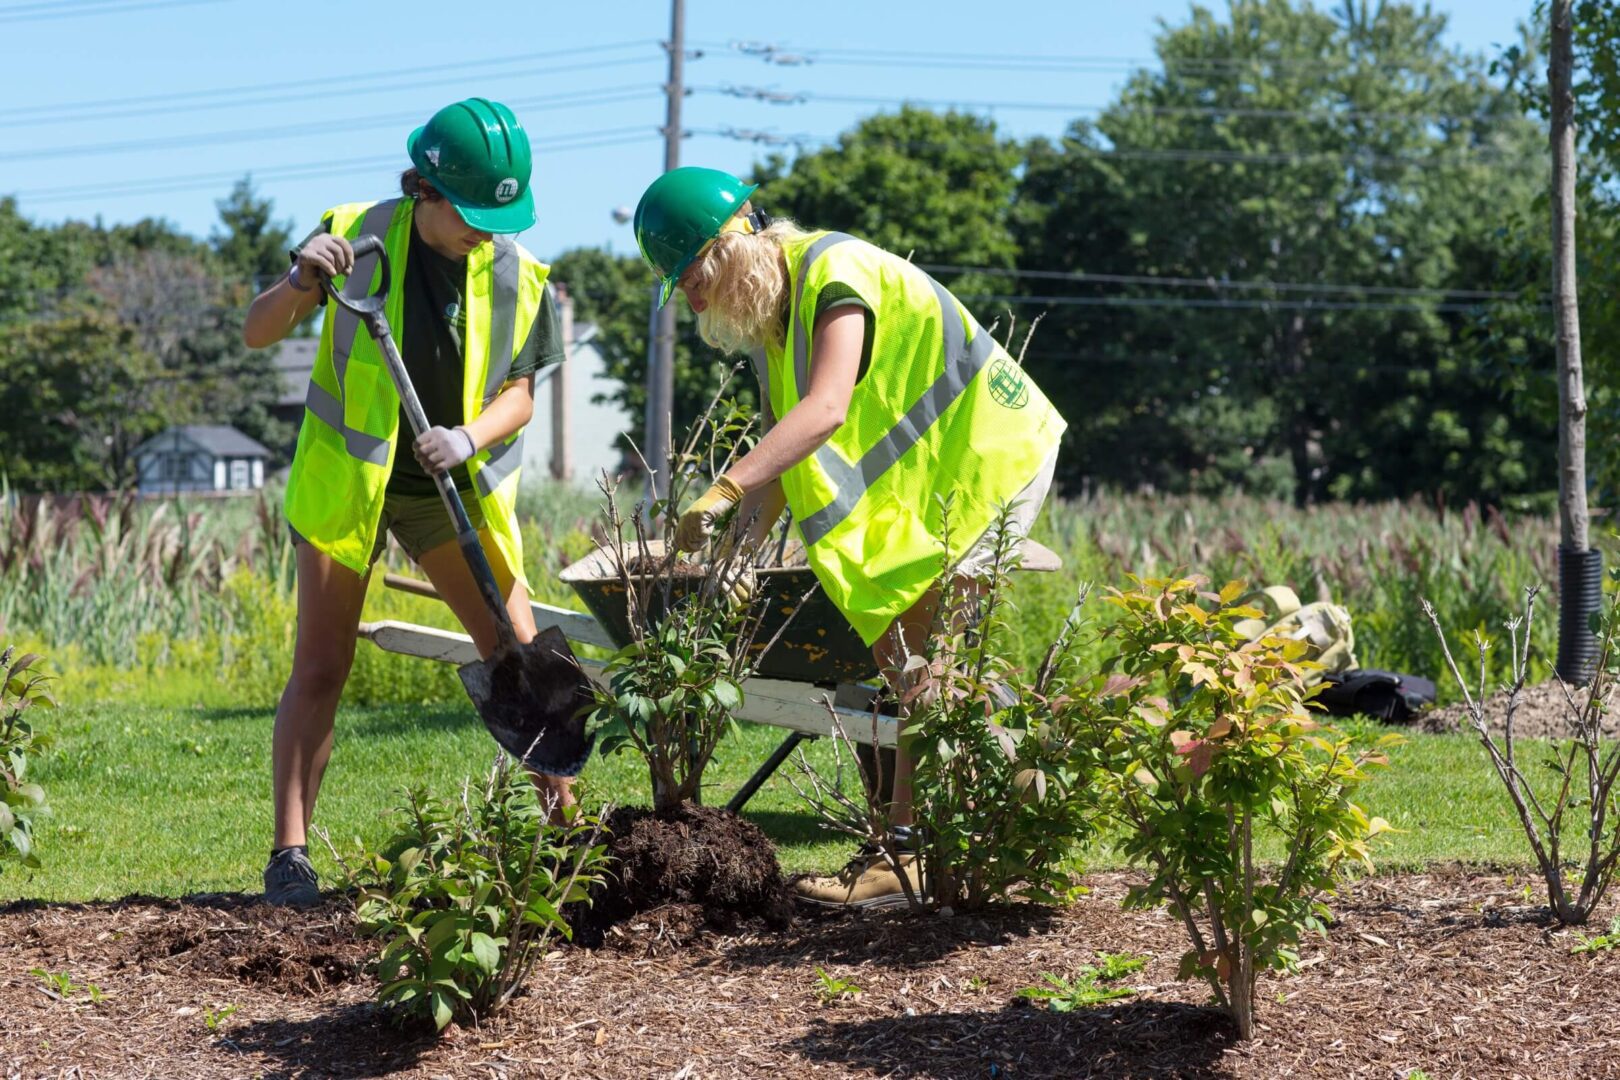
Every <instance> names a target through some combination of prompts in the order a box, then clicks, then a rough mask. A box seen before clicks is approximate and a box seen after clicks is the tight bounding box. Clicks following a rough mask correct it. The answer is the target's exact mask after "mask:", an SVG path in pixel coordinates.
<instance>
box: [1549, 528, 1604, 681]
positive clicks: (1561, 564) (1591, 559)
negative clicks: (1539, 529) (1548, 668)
mask: <svg viewBox="0 0 1620 1080" xmlns="http://www.w3.org/2000/svg"><path fill="white" fill-rule="evenodd" d="M1602 606H1603V552H1601V551H1599V550H1598V549H1597V548H1591V549H1590V550H1587V551H1576V550H1575V549H1574V548H1571V547H1565V546H1563V545H1562V544H1560V545H1559V547H1558V667H1557V668H1556V670H1557V672H1558V677H1559V678H1560V679H1563V680H1564V681H1565V682H1567V683H1571V684H1573V685H1575V686H1585V685H1586V684H1587V683H1588V682H1590V681H1591V680H1592V675H1593V673H1594V671H1595V670H1596V668H1597V658H1598V636H1597V635H1596V634H1594V633H1593V632H1592V617H1593V616H1594V615H1596V614H1597V612H1598V611H1600V610H1601V609H1602Z"/></svg>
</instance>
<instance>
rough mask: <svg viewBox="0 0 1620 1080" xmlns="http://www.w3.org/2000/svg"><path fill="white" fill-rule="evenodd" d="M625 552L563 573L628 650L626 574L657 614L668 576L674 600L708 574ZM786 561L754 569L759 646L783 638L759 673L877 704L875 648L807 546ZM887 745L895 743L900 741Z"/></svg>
mask: <svg viewBox="0 0 1620 1080" xmlns="http://www.w3.org/2000/svg"><path fill="white" fill-rule="evenodd" d="M645 552H646V555H648V556H650V557H652V558H653V559H662V558H663V557H664V556H665V554H666V551H665V547H664V544H663V542H662V541H649V542H648V543H647V544H646V548H645ZM636 553H637V555H638V556H639V555H640V554H641V549H640V548H639V547H638V548H637V549H636ZM619 558H620V555H619V554H618V553H617V552H615V551H614V549H612V548H609V547H600V548H597V550H596V551H594V552H592V553H591V554H590V555H587V556H586V557H585V558H583V559H581V560H579V561H578V562H576V563H573V564H572V565H570V566H568V567H567V568H566V569H564V570H563V571H562V573H561V574H560V575H559V577H560V579H561V580H562V581H564V582H566V583H567V584H569V585H571V586H573V589H574V592H575V593H577V594H578V595H579V598H580V599H581V600H583V601H584V602H585V606H586V607H587V608H588V609H590V612H591V614H592V615H594V616H596V621H597V624H598V625H599V626H600V627H601V628H602V629H603V630H604V631H605V632H606V633H607V635H608V637H610V638H611V639H612V640H613V642H614V644H615V646H617V647H619V648H623V647H624V646H626V645H628V644H630V642H631V640H632V638H633V635H632V632H631V628H630V615H629V611H628V602H627V600H628V597H627V595H626V594H627V591H628V590H627V587H626V580H625V579H626V578H628V579H629V582H630V584H631V585H636V586H644V587H645V588H644V589H642V590H641V591H642V592H643V594H644V595H650V597H651V602H652V603H653V604H654V607H653V611H652V617H653V618H654V619H656V618H658V616H659V614H660V612H659V611H658V607H657V605H658V604H659V603H661V602H662V600H663V596H664V595H665V592H664V585H665V583H666V582H667V584H668V594H667V595H668V597H669V602H670V603H676V602H679V600H680V599H681V598H682V597H683V596H684V595H686V594H687V593H689V592H690V591H692V590H694V589H696V588H698V587H699V585H700V584H701V582H702V581H703V579H702V578H701V577H696V576H694V577H683V576H680V575H670V576H669V577H667V578H663V579H658V578H656V575H649V574H636V573H631V574H628V575H626V574H621V573H620V569H619ZM778 563H779V565H776V566H767V567H756V568H755V570H754V578H755V583H756V589H757V590H758V594H759V596H760V601H761V602H762V603H763V605H764V613H763V617H762V619H761V622H760V628H759V632H758V633H757V634H756V635H755V636H754V640H755V645H754V649H755V651H756V652H758V651H762V650H765V643H766V642H769V641H771V640H772V639H773V638H775V639H776V643H775V644H774V645H772V646H771V647H770V649H769V651H764V652H763V655H762V656H760V657H759V660H758V666H757V667H756V668H755V673H756V674H757V676H758V677H759V678H761V679H769V680H780V681H782V682H787V683H801V684H802V683H808V684H810V685H812V686H819V687H822V688H823V690H824V691H826V690H831V691H833V700H834V701H835V703H842V704H845V705H848V706H854V707H857V708H860V709H863V710H864V709H868V708H870V707H871V703H872V700H873V698H874V696H875V695H876V693H877V690H878V687H877V686H876V685H875V683H876V680H877V679H878V670H877V663H876V661H875V660H873V658H872V649H871V647H870V646H868V645H867V644H865V643H864V642H863V641H861V638H860V635H859V634H857V633H856V632H855V630H854V628H853V627H851V626H850V625H849V621H848V620H847V619H845V618H844V616H843V614H842V613H841V612H840V611H839V610H838V608H837V607H836V606H835V605H834V604H833V602H832V601H831V600H830V599H828V597H827V594H826V593H825V592H823V591H822V590H821V589H819V588H816V575H815V571H813V570H811V569H810V566H809V564H808V563H807V562H805V561H804V556H803V550H802V548H801V547H800V546H799V544H798V542H797V541H795V542H793V543H792V544H790V545H788V546H787V547H785V548H784V549H783V555H782V556H781V557H779V559H778ZM1062 565H1063V561H1062V560H1061V559H1059V558H1058V557H1057V555H1056V554H1055V553H1054V552H1053V551H1051V550H1050V549H1048V548H1046V547H1044V546H1043V545H1041V544H1038V543H1036V542H1035V541H1033V540H1025V541H1024V542H1023V546H1022V551H1021V562H1020V563H1019V569H1020V570H1030V571H1037V572H1046V573H1050V572H1052V571H1055V570H1058V569H1060V568H1061V567H1062ZM655 586H656V587H655ZM784 624H785V625H784ZM779 633H780V636H779V637H778V636H777V635H778V634H779ZM747 693H748V690H747V688H745V689H744V697H745V700H746V696H747ZM863 719H865V717H863ZM885 719H886V720H887V721H888V723H889V724H890V725H892V726H895V727H897V726H898V718H896V717H886V718H885ZM768 722H769V721H767V723H768ZM870 727H871V724H870V722H868V723H866V724H863V725H857V726H856V727H853V728H852V727H851V726H850V725H848V724H847V723H846V724H844V730H845V732H846V733H848V734H851V736H852V737H853V733H854V731H856V730H859V729H861V728H865V729H867V730H870ZM817 734H819V733H818V732H811V731H805V730H802V729H795V730H793V731H792V732H790V733H789V734H788V736H787V738H786V739H784V740H783V741H782V743H781V745H779V746H778V747H777V748H776V749H775V750H774V751H773V752H772V753H771V755H770V757H768V758H767V759H766V760H765V762H764V763H763V764H762V765H761V766H760V767H759V769H757V770H756V771H755V773H754V775H753V776H751V777H749V779H748V781H747V782H746V783H745V784H744V785H743V786H742V787H741V788H740V789H739V790H738V791H737V794H736V795H734V796H733V797H732V799H731V802H730V803H729V804H728V809H731V810H733V811H736V810H739V809H741V807H742V805H743V803H745V802H747V801H748V799H749V798H750V797H751V796H752V795H753V794H754V792H756V791H758V790H759V787H760V785H762V784H763V783H764V782H765V781H766V780H767V779H769V778H770V776H771V774H772V773H774V772H775V771H776V769H777V768H778V767H779V766H780V765H781V764H782V762H784V761H786V760H787V758H788V755H789V754H791V753H792V752H793V750H794V748H795V747H797V746H798V745H799V743H801V742H803V741H804V740H806V739H810V738H814V737H816V735H817ZM857 742H858V744H859V746H858V749H859V750H860V751H861V758H862V763H863V765H864V766H865V768H866V772H867V774H868V775H872V774H873V769H872V764H873V761H872V755H874V754H876V753H878V752H879V748H877V747H871V746H868V745H866V741H863V740H857ZM887 745H888V746H889V747H892V746H893V743H892V741H889V742H888V743H887ZM883 752H886V753H889V754H891V755H892V753H893V751H892V749H889V750H886V751H883ZM882 775H883V776H885V777H887V778H888V779H889V781H890V782H891V783H892V781H893V777H894V764H893V762H892V761H886V762H885V765H884V768H883V770H882ZM885 797H887V793H885Z"/></svg>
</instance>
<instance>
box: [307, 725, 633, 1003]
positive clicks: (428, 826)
mask: <svg viewBox="0 0 1620 1080" xmlns="http://www.w3.org/2000/svg"><path fill="white" fill-rule="evenodd" d="M551 810H552V808H551V807H550V806H543V805H541V803H540V801H539V799H538V798H537V796H536V794H535V789H534V786H533V784H532V783H531V782H530V781H529V779H528V777H527V774H526V773H524V772H523V771H522V770H520V769H517V768H514V767H513V766H512V764H511V762H510V761H509V760H508V759H507V758H506V757H505V756H504V755H502V756H501V757H500V758H498V759H497V761H496V764H495V766H494V767H493V768H492V769H491V770H490V773H489V775H488V776H487V777H486V778H485V779H484V781H483V783H481V784H478V785H474V784H473V783H472V782H471V781H467V782H466V783H464V784H463V788H462V791H461V797H460V799H459V800H457V801H455V802H444V801H441V800H439V799H435V798H431V797H428V796H426V795H424V794H422V793H419V792H411V793H408V794H407V796H406V800H405V805H404V806H403V807H401V808H400V809H399V810H398V811H397V814H398V817H399V819H400V828H399V831H398V832H397V833H396V834H395V835H394V836H393V838H392V839H390V840H389V841H388V843H386V844H385V845H383V847H382V849H381V850H380V851H378V852H368V853H365V854H364V855H362V856H361V857H360V859H359V866H358V867H356V868H351V867H350V866H349V865H348V863H347V862H346V861H345V860H344V859H343V858H342V857H341V856H338V855H337V852H336V851H335V850H334V852H333V854H334V856H335V857H337V858H338V861H339V864H340V865H341V866H343V868H344V870H345V872H346V874H347V876H348V878H349V883H350V885H351V886H352V887H354V888H355V890H356V896H355V901H354V902H355V910H356V913H357V915H358V917H359V920H360V924H361V926H362V928H363V929H365V930H366V931H368V932H369V933H371V934H374V935H375V936H376V937H378V938H379V939H380V940H381V942H382V948H381V952H380V953H379V955H378V957H377V978H378V981H379V983H380V984H381V985H380V987H379V989H378V991H377V996H378V999H379V1000H381V1001H382V1002H383V1003H384V1004H386V1005H389V1006H392V1007H394V1008H395V1009H397V1010H398V1011H399V1013H400V1014H401V1015H402V1016H406V1017H416V1018H422V1019H428V1020H431V1021H432V1022H433V1024H434V1026H435V1027H436V1028H438V1029H443V1028H444V1026H445V1025H446V1024H448V1023H450V1021H451V1020H453V1019H459V1020H463V1021H465V1020H468V1019H472V1018H481V1017H484V1016H488V1015H490V1014H491V1013H494V1012H496V1011H498V1010H499V1009H501V1008H502V1007H504V1006H505V1005H506V1003H507V1002H509V1001H510V1000H511V999H512V998H513V997H514V996H515V995H517V993H518V992H519V991H521V990H522V989H523V986H524V984H525V982H526V981H527V980H528V978H529V976H530V974H531V973H532V972H533V970H534V966H535V965H536V964H537V963H538V962H539V961H540V960H541V959H542V958H543V957H544V956H545V953H546V948H547V946H548V944H549V943H550V942H551V941H552V940H553V939H554V937H556V936H558V935H560V936H562V937H564V938H568V937H571V936H572V933H571V930H570V928H569V925H568V922H567V920H566V918H565V916H564V908H565V907H566V905H568V904H573V903H580V902H585V901H587V900H588V896H589V893H590V890H591V888H592V887H593V886H594V885H596V884H597V883H598V882H599V881H600V880H601V878H602V876H603V872H604V864H605V851H606V848H605V846H604V845H603V844H601V843H599V839H600V836H601V826H600V824H599V822H598V820H597V819H596V818H594V817H591V816H588V815H586V814H584V813H583V812H581V811H580V810H579V809H578V808H577V807H572V808H569V809H568V810H566V811H563V812H562V814H563V817H564V819H565V823H564V824H560V825H554V824H551V823H550V821H549V820H548V819H549V817H550V814H551ZM328 846H330V842H328Z"/></svg>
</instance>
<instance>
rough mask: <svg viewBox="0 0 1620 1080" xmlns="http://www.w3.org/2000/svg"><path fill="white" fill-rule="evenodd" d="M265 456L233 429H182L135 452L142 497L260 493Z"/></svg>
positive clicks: (261, 447) (192, 426) (166, 433)
mask: <svg viewBox="0 0 1620 1080" xmlns="http://www.w3.org/2000/svg"><path fill="white" fill-rule="evenodd" d="M269 458H270V451H269V450H268V449H266V448H265V447H264V445H263V444H262V443H260V442H258V441H256V440H254V439H250V438H248V437H247V436H246V435H244V434H242V433H241V432H240V431H237V430H236V429H235V428H233V427H228V426H224V425H214V424H187V425H183V426H180V427H172V428H169V429H168V430H167V431H164V432H162V433H161V434H158V435H154V436H152V437H151V438H150V439H147V440H146V441H145V442H143V443H142V444H141V445H139V446H137V447H136V448H135V469H136V476H137V480H136V484H137V490H139V491H140V493H141V494H142V495H173V494H179V493H181V492H225V493H234V492H248V491H256V490H258V489H259V488H262V487H264V466H265V462H266V461H268V460H269Z"/></svg>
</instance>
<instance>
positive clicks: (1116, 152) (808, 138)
mask: <svg viewBox="0 0 1620 1080" xmlns="http://www.w3.org/2000/svg"><path fill="white" fill-rule="evenodd" d="M687 134H688V135H705V136H711V137H717V138H722V139H733V140H738V141H742V142H754V143H761V144H764V145H768V146H792V147H794V148H796V149H798V150H800V151H801V152H802V151H803V150H804V149H805V148H806V147H815V148H817V149H830V148H832V147H834V146H836V145H837V144H838V143H839V142H840V140H842V139H844V138H845V137H846V136H848V135H849V134H850V133H849V132H840V133H839V134H837V135H832V136H816V135H808V134H803V133H800V134H792V135H782V134H779V133H777V132H774V131H766V130H760V129H750V128H735V127H722V128H692V129H689V130H688V131H687ZM863 141H864V142H866V143H868V144H872V145H881V146H885V147H890V148H895V149H900V150H954V149H957V148H959V147H960V146H961V145H962V143H963V141H962V140H958V141H956V142H943V141H938V140H935V141H927V140H893V139H873V138H870V137H863ZM1068 149H1069V151H1070V152H1073V153H1076V154H1085V155H1088V156H1092V157H1099V158H1117V159H1120V160H1127V161H1128V160H1139V161H1183V162H1185V161H1198V162H1205V163H1210V164H1228V165H1243V164H1259V165H1315V164H1337V165H1357V166H1372V165H1395V166H1402V167H1408V168H1413V167H1421V168H1440V167H1447V168H1462V167H1468V166H1478V167H1483V168H1534V167H1538V166H1539V164H1540V163H1539V161H1536V160H1532V159H1529V158H1520V157H1511V158H1510V157H1508V156H1506V155H1493V156H1490V157H1486V156H1485V155H1481V154H1474V155H1470V156H1468V157H1462V156H1460V155H1459V156H1447V155H1443V154H1430V155H1404V156H1388V155H1378V154H1341V153H1332V152H1321V151H1273V152H1268V151H1250V150H1199V149H1193V148H1184V147H1172V148H1164V149H1154V150H1140V149H1133V148H1129V147H1125V148H1121V147H1101V146H1088V145H1086V144H1084V143H1076V142H1070V143H1068Z"/></svg>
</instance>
